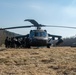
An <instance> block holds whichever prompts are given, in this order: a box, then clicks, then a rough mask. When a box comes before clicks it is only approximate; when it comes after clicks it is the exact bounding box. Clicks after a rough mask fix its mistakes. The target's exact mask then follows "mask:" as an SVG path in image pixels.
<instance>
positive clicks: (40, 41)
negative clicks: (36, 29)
mask: <svg viewBox="0 0 76 75" xmlns="http://www.w3.org/2000/svg"><path fill="white" fill-rule="evenodd" d="M33 42H34V45H37V46H46V45H47V39H38V38H37V39H34V40H33Z"/></svg>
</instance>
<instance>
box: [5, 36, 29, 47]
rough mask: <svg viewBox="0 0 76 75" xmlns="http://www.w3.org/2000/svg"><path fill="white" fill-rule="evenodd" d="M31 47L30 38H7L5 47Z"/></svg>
mask: <svg viewBox="0 0 76 75" xmlns="http://www.w3.org/2000/svg"><path fill="white" fill-rule="evenodd" d="M28 46H29V38H28V37H27V38H15V37H11V38H9V37H6V39H5V47H6V48H26V47H28Z"/></svg>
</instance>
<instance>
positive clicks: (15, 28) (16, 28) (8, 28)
mask: <svg viewBox="0 0 76 75" xmlns="http://www.w3.org/2000/svg"><path fill="white" fill-rule="evenodd" d="M30 27H33V25H30V26H17V27H8V28H1V29H0V30H5V29H18V28H30Z"/></svg>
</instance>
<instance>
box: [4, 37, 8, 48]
mask: <svg viewBox="0 0 76 75" xmlns="http://www.w3.org/2000/svg"><path fill="white" fill-rule="evenodd" d="M8 45H9V43H8V37H6V39H5V47H6V48H8Z"/></svg>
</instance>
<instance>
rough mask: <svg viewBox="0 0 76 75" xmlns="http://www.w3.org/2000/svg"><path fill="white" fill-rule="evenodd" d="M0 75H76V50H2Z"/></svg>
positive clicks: (59, 48) (61, 48)
mask: <svg viewBox="0 0 76 75" xmlns="http://www.w3.org/2000/svg"><path fill="white" fill-rule="evenodd" d="M0 75H76V48H71V47H52V48H50V49H48V48H39V49H37V48H32V49H2V48H0Z"/></svg>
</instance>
